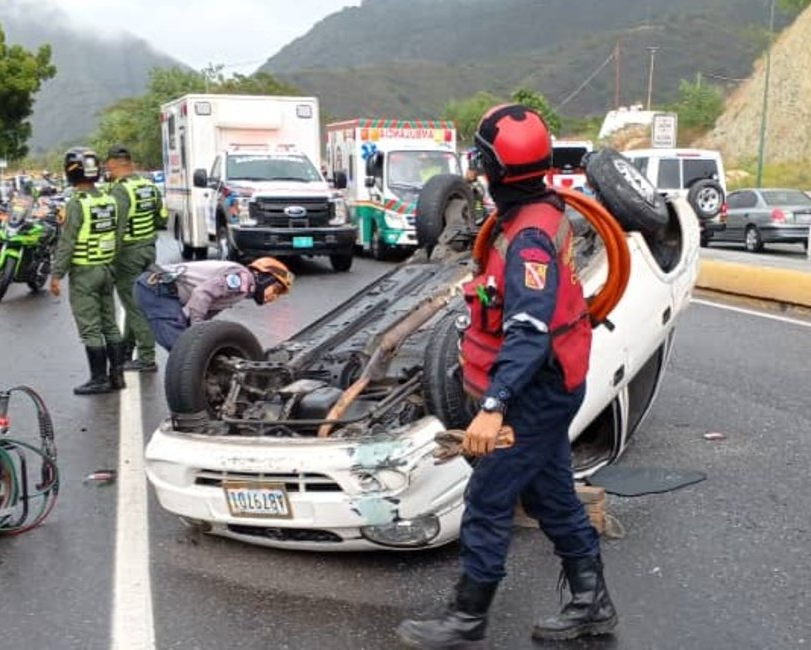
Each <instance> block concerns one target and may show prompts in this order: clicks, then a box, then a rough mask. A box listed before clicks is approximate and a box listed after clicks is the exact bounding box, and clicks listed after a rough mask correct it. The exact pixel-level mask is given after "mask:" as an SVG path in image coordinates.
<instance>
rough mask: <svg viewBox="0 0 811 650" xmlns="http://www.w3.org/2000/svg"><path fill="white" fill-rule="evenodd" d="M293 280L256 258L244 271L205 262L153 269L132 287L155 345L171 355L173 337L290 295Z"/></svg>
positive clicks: (268, 260)
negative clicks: (231, 311) (240, 306)
mask: <svg viewBox="0 0 811 650" xmlns="http://www.w3.org/2000/svg"><path fill="white" fill-rule="evenodd" d="M292 284H293V274H292V273H291V272H290V271H289V270H288V269H287V267H286V266H285V265H284V264H282V263H281V262H280V261H279V260H277V259H275V258H273V257H260V258H259V259H257V260H254V261H253V262H251V263H250V264H248V266H247V267H245V266H242V265H241V264H237V263H236V262H220V261H216V260H206V261H202V262H187V263H185V264H165V265H163V266H157V265H154V266H153V270H151V271H147V272H145V273H142V274H141V275H140V276H139V277H138V280H137V281H136V283H135V301H136V303H137V304H138V307H140V309H141V311H142V312H143V314H144V316H146V319H147V320H148V321H149V324H150V326H151V327H152V331H153V332H154V334H155V338H156V339H157V341H158V343H159V344H160V345H161V346H163V347H164V348H166V349H167V350H171V349H172V347H173V346H174V344H175V342H176V341H177V339H178V337H179V336H180V335H181V334H182V333H183V332H184V331H185V330H186V329H188V328H189V327H190V326H191V325H193V324H194V323H201V322H203V321H204V320H208V319H210V318H212V317H213V316H215V315H216V314H217V313H219V312H220V311H222V310H223V309H227V308H228V307H232V306H233V305H235V304H237V303H238V302H240V301H242V300H244V299H246V298H253V300H254V301H255V302H256V304H257V305H264V304H267V303H270V302H273V301H274V300H275V299H276V298H277V297H279V296H281V295H284V294H285V293H287V292H288V291H290V287H291V286H292Z"/></svg>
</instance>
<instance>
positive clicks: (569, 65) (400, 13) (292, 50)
mask: <svg viewBox="0 0 811 650" xmlns="http://www.w3.org/2000/svg"><path fill="white" fill-rule="evenodd" d="M790 20H791V17H790V16H785V15H780V16H779V20H778V26H779V27H783V26H785V25H786V24H788V23H789V22H790ZM767 23H768V2H764V0H679V1H678V2H673V1H672V0H610V1H608V2H607V1H606V0H442V2H437V1H436V0H409V1H408V2H402V0H365V1H364V2H363V4H362V5H361V6H360V7H353V8H346V9H343V10H342V11H340V12H337V13H335V14H333V15H331V16H329V17H327V18H325V19H324V20H322V21H320V22H319V23H318V24H316V25H315V26H314V27H313V28H312V29H311V30H310V31H309V32H308V33H307V34H306V35H304V36H302V37H301V38H299V39H296V40H295V41H293V42H292V43H290V44H289V45H287V46H286V47H284V48H283V49H282V50H280V51H279V52H278V53H277V54H276V55H275V56H273V57H272V58H270V59H269V60H268V61H267V62H266V63H265V64H264V65H263V66H262V67H261V68H260V69H261V70H263V71H267V72H270V73H271V74H274V75H277V76H279V77H281V78H282V79H284V80H285V81H288V82H290V83H292V84H294V85H296V86H298V87H299V88H301V89H302V91H304V92H306V93H311V94H314V95H317V96H319V97H321V99H322V107H323V110H324V111H325V112H327V113H328V114H329V115H330V116H332V117H334V118H348V117H352V116H357V115H360V114H375V115H378V114H382V115H388V116H396V117H404V118H410V117H418V116H432V115H438V114H440V113H441V112H442V109H443V108H444V106H445V104H446V103H447V102H448V101H449V100H452V99H463V98H466V97H468V96H470V95H472V94H475V93H476V92H478V91H480V90H487V91H490V92H492V93H494V94H496V95H498V96H502V97H506V96H508V95H509V94H510V93H511V92H512V91H513V90H515V89H516V88H518V87H527V88H529V89H532V90H535V91H538V92H540V93H542V94H543V95H544V96H546V97H547V99H549V101H550V102H551V103H552V105H553V106H556V107H559V110H560V112H561V113H562V114H564V115H568V116H587V115H602V114H604V112H605V111H606V110H607V109H609V108H612V107H613V106H614V103H615V95H616V91H617V88H618V87H619V92H620V103H622V104H629V103H636V102H644V101H646V98H647V89H648V79H649V71H650V62H651V58H652V56H651V51H650V49H649V48H652V47H655V48H657V50H656V52H655V58H654V62H655V65H654V77H653V93H652V97H653V103H654V104H662V103H667V102H670V101H672V100H674V99H675V98H676V97H677V95H678V89H679V82H680V81H681V80H682V79H690V80H693V79H695V78H696V75H697V74H698V73H701V75H702V78H703V79H704V80H706V81H707V82H710V83H715V84H717V85H721V86H723V87H726V88H732V87H734V86H735V85H737V83H738V82H739V81H740V80H742V79H743V78H745V77H748V76H749V75H750V74H751V71H752V64H753V62H754V60H755V59H756V58H757V56H758V55H759V54H760V53H761V52H762V50H763V48H764V47H765V45H766V42H767V35H766V27H767ZM618 43H619V52H620V56H619V66H617V65H616V60H615V59H613V58H612V56H613V54H614V53H615V52H616V51H617V44H618ZM618 78H619V84H618V83H617V79H618Z"/></svg>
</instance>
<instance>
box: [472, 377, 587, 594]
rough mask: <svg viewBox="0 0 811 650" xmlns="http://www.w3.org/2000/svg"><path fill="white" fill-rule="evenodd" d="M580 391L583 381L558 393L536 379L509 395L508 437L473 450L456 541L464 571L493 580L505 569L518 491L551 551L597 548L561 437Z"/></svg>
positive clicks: (583, 553) (577, 552)
mask: <svg viewBox="0 0 811 650" xmlns="http://www.w3.org/2000/svg"><path fill="white" fill-rule="evenodd" d="M584 394H585V387H582V388H580V389H579V390H577V391H575V392H574V393H566V392H565V391H563V390H562V388H561V387H554V386H549V385H548V384H547V385H545V386H544V385H540V386H539V385H537V384H536V385H533V386H532V387H531V388H529V389H528V390H527V391H525V394H524V395H522V396H520V397H519V398H518V399H516V400H511V402H510V405H509V409H508V411H507V415H506V418H505V420H506V422H507V424H510V425H511V426H512V427H513V428H514V429H515V434H516V442H515V445H514V446H513V447H512V448H510V449H500V450H497V451H495V452H493V453H492V454H490V455H488V456H485V457H483V458H481V459H480V460H479V462H478V463H477V464H476V466H475V468H474V470H473V475H472V476H471V478H470V481H469V483H468V486H467V490H466V492H465V512H464V515H463V517H462V530H461V534H460V542H461V546H462V554H461V557H462V569H463V571H464V573H465V574H466V575H467V576H468V577H470V578H473V579H474V580H476V581H478V582H495V581H498V580H501V579H502V578H503V577H504V576H505V575H506V571H505V568H504V565H505V562H506V559H507V551H508V550H509V546H510V537H511V535H512V527H513V515H514V513H515V506H516V504H517V503H518V500H519V499H520V500H521V502H522V504H523V506H524V510H525V512H526V513H527V515H529V516H530V517H532V518H533V519H537V520H538V523H539V525H540V527H541V530H543V532H544V533H545V534H546V536H547V537H548V538H549V539H550V540H551V541H552V543H553V544H554V546H555V553H556V554H557V555H558V556H559V557H561V558H584V557H594V556H596V555H598V554H599V552H600V540H599V536H598V534H597V531H596V530H595V529H594V527H593V526H592V525H591V523H590V522H589V519H588V516H587V515H586V512H585V510H584V508H583V505H582V504H581V503H580V500H579V499H578V497H577V494H576V493H575V490H574V479H573V476H572V465H571V462H572V461H571V447H570V444H569V437H568V430H569V424H570V423H571V421H572V419H573V418H574V416H575V414H576V413H577V409H578V408H580V404H581V403H582V401H583V396H584ZM513 401H515V404H513Z"/></svg>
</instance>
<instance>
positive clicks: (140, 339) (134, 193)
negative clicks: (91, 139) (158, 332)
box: [105, 145, 167, 372]
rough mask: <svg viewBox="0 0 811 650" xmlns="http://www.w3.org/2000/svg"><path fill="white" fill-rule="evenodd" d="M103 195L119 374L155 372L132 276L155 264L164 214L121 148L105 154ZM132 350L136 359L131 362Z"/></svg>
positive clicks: (152, 186) (149, 335)
mask: <svg viewBox="0 0 811 650" xmlns="http://www.w3.org/2000/svg"><path fill="white" fill-rule="evenodd" d="M105 166H106V168H107V171H108V173H109V176H110V185H109V192H110V195H111V196H112V197H113V198H114V199H115V200H116V203H117V204H118V214H119V215H120V218H119V220H118V252H117V253H116V256H115V265H114V268H115V286H116V290H117V292H118V297H119V298H120V300H121V304H122V305H123V306H124V312H125V319H124V350H125V353H124V354H125V357H126V361H125V363H124V370H134V371H138V372H156V371H157V370H158V366H157V364H156V363H155V336H154V335H153V333H152V328H150V326H149V323H148V322H147V320H146V318H144V316H143V314H142V313H141V311H140V310H139V309H138V306H137V305H136V304H135V298H134V297H133V285H134V283H135V280H136V279H137V278H138V276H139V275H140V274H141V273H143V272H144V271H146V269H147V268H148V267H149V265H150V264H154V263H155V257H156V253H155V240H156V239H157V235H156V231H157V229H158V228H160V227H162V226H164V225H165V223H166V217H167V211H166V208H165V207H164V205H163V200H162V198H161V193H160V190H159V189H158V187H157V186H156V185H155V184H154V183H153V182H152V181H151V180H147V179H146V178H143V177H142V176H140V175H138V174H136V173H135V167H134V165H133V163H132V156H131V155H130V152H129V150H128V149H127V148H126V147H124V146H122V145H114V146H112V147H110V149H109V151H108V152H107V160H106V161H105ZM136 347H137V349H138V356H137V358H136V359H134V360H133V359H132V358H131V357H132V353H133V351H134V350H135V348H136Z"/></svg>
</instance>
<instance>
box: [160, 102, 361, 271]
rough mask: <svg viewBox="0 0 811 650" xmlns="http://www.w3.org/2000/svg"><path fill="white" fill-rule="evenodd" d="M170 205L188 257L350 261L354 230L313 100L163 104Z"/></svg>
mask: <svg viewBox="0 0 811 650" xmlns="http://www.w3.org/2000/svg"><path fill="white" fill-rule="evenodd" d="M161 123H162V135H163V164H164V170H165V177H166V205H167V208H168V210H169V213H170V224H169V226H170V228H172V229H173V232H174V234H175V237H176V238H177V239H178V240H179V241H180V242H181V244H182V252H183V257H184V258H185V259H191V258H197V259H204V258H206V257H207V256H208V253H209V246H210V245H213V249H214V252H215V255H216V256H217V257H218V258H220V259H234V260H243V259H249V258H256V257H259V256H262V255H303V256H316V255H326V256H329V257H330V261H331V262H332V265H333V267H334V268H335V269H336V270H341V271H344V270H348V269H349V267H350V266H351V263H352V253H353V248H354V244H355V229H354V227H352V225H351V224H350V223H349V217H348V212H347V210H346V205H345V202H344V200H343V197H342V196H341V195H340V193H339V192H337V191H335V190H334V189H333V188H331V187H329V185H328V184H327V182H326V180H325V179H324V177H323V176H322V174H321V171H320V169H319V167H320V160H321V138H320V123H319V111H318V100H317V99H316V98H315V97H276V96H251V95H211V94H207V95H201V94H195V95H185V96H183V97H180V98H178V99H176V100H174V101H171V102H168V103H166V104H164V105H163V106H162V107H161Z"/></svg>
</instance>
